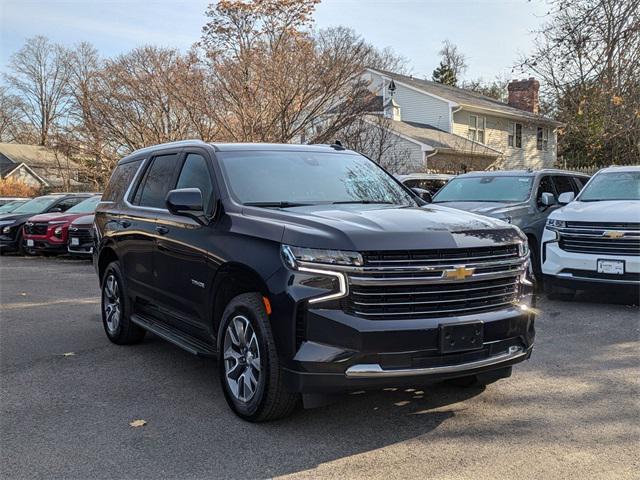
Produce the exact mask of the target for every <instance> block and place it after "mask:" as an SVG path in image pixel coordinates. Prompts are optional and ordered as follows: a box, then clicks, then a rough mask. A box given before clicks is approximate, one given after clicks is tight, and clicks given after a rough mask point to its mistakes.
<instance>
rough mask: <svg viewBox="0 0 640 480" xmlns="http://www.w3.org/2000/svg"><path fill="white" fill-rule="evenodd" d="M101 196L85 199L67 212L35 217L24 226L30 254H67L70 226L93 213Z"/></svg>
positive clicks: (26, 247)
mask: <svg viewBox="0 0 640 480" xmlns="http://www.w3.org/2000/svg"><path fill="white" fill-rule="evenodd" d="M98 202H100V195H94V196H92V197H88V198H86V197H85V198H84V200H83V201H81V202H80V203H78V204H77V205H75V206H73V207H71V208H70V209H69V210H67V211H65V212H59V213H42V214H40V215H34V216H33V217H31V218H30V219H29V220H28V221H27V223H25V225H24V233H23V235H24V242H25V249H26V250H27V252H29V253H43V254H46V253H50V254H51V253H67V243H68V242H69V226H70V225H71V222H73V221H74V220H76V219H77V218H80V217H83V216H85V215H87V214H88V213H93V212H95V210H96V206H97V205H98Z"/></svg>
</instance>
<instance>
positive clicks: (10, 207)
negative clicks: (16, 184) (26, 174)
mask: <svg viewBox="0 0 640 480" xmlns="http://www.w3.org/2000/svg"><path fill="white" fill-rule="evenodd" d="M25 202H26V200H15V201H13V202H8V203H5V204H4V205H2V206H1V207H0V213H9V212H13V211H14V210H15V209H16V208H18V207H19V206H20V205H22V204H23V203H25Z"/></svg>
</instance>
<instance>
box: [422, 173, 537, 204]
mask: <svg viewBox="0 0 640 480" xmlns="http://www.w3.org/2000/svg"><path fill="white" fill-rule="evenodd" d="M532 182H533V177H507V176H505V177H498V176H493V175H491V176H486V177H458V178H454V179H453V180H451V181H450V182H449V183H447V184H446V185H445V186H444V187H442V188H441V189H440V191H438V193H437V194H436V196H435V197H434V199H433V201H434V203H438V202H524V201H525V200H526V199H527V198H529V193H530V191H531V184H532Z"/></svg>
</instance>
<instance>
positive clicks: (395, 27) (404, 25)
mask: <svg viewBox="0 0 640 480" xmlns="http://www.w3.org/2000/svg"><path fill="white" fill-rule="evenodd" d="M208 3H210V2H208V1H206V0H205V1H200V0H148V1H142V0H130V1H124V0H0V69H2V70H3V71H4V70H5V69H6V64H7V62H8V60H9V57H10V55H11V54H12V53H13V52H15V51H16V50H17V49H19V48H20V46H21V45H22V44H23V43H24V41H25V39H27V38H28V37H31V36H34V35H45V36H47V37H49V38H50V39H52V40H54V41H56V42H60V43H62V44H64V45H67V46H72V45H74V44H75V43H78V42H80V41H83V40H86V41H89V42H91V43H93V44H94V45H95V46H96V47H97V48H98V50H99V51H100V52H101V53H102V55H104V56H113V55H117V54H119V53H122V52H125V51H127V50H130V49H132V48H134V47H136V46H139V45H143V44H156V45H162V46H171V47H178V48H180V49H183V50H186V49H187V48H189V46H190V45H191V44H192V43H193V42H195V41H196V40H198V38H199V36H200V29H201V27H202V25H203V24H204V22H205V17H204V11H205V9H206V6H207V4H208ZM547 9H548V8H547V5H546V3H545V1H544V0H531V1H528V0H323V2H322V3H321V4H320V5H319V6H318V8H317V11H316V14H315V19H316V22H317V26H318V27H327V26H334V25H345V26H348V27H351V28H353V29H355V30H356V31H357V32H358V33H359V34H361V35H362V36H363V37H365V38H366V39H367V40H368V41H369V42H371V43H373V44H374V45H376V46H377V47H380V48H383V47H387V46H390V47H392V48H393V49H394V50H395V51H396V52H398V53H400V54H401V55H403V56H405V57H407V58H408V59H409V64H410V68H411V71H412V73H413V74H414V75H416V76H420V77H422V76H430V75H431V72H432V71H433V69H434V68H435V67H436V66H437V64H438V54H437V52H438V50H439V48H440V45H441V42H442V41H443V40H444V39H447V38H448V39H449V40H451V41H452V42H453V43H455V44H456V45H458V47H459V48H460V49H461V50H462V52H463V53H464V54H465V55H466V56H467V63H468V64H469V70H468V72H467V74H466V75H465V78H466V79H471V78H474V79H475V78H478V77H483V78H484V79H493V78H494V77H495V76H496V75H502V76H507V77H511V76H518V75H517V73H516V74H513V75H512V73H511V67H512V66H513V65H514V63H515V62H516V61H517V59H518V57H519V55H520V54H521V53H527V52H528V51H529V49H530V45H531V42H532V40H533V36H532V35H531V33H530V32H531V31H532V30H535V29H536V28H537V27H539V26H540V24H541V23H542V22H543V21H544V14H545V12H546V11H547Z"/></svg>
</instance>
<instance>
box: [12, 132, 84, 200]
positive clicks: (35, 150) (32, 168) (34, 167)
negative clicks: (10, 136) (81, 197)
mask: <svg viewBox="0 0 640 480" xmlns="http://www.w3.org/2000/svg"><path fill="white" fill-rule="evenodd" d="M80 170H81V169H80V166H79V165H78V164H77V163H75V162H73V161H72V160H70V159H68V158H67V157H66V156H64V155H62V154H60V153H58V152H56V151H54V150H52V149H50V148H47V147H42V146H39V145H23V144H17V143H0V178H3V179H4V178H14V179H16V180H19V181H21V182H22V183H25V184H27V185H29V186H31V187H34V188H36V189H39V190H44V191H60V190H78V189H81V188H83V187H85V185H84V184H83V183H82V182H81V181H80Z"/></svg>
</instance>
